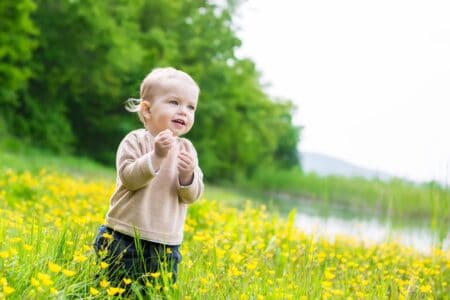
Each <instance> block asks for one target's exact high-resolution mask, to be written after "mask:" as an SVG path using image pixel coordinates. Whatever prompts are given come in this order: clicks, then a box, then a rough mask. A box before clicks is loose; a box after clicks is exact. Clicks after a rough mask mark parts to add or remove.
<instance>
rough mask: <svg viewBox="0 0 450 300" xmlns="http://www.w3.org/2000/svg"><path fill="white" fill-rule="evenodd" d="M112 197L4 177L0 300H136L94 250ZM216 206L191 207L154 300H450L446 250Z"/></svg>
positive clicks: (95, 187) (103, 186) (54, 182)
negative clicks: (358, 237)
mask: <svg viewBox="0 0 450 300" xmlns="http://www.w3.org/2000/svg"><path fill="white" fill-rule="evenodd" d="M113 188H114V183H113V182H106V181H101V180H92V179H89V180H88V179H86V178H79V177H72V176H68V175H63V174H58V173H55V172H47V171H45V170H43V171H40V172H39V173H37V174H31V173H29V172H16V171H14V170H7V171H5V172H2V174H0V299H3V298H6V299H52V298H54V299H66V298H83V299H108V298H114V299H121V298H127V297H130V298H133V297H137V298H141V296H140V295H139V293H137V292H136V294H135V295H133V294H134V291H137V286H138V283H136V282H133V281H131V280H127V279H125V280H124V281H123V282H122V283H121V284H120V285H118V286H114V285H113V284H112V283H110V282H108V281H107V280H106V279H105V277H104V275H103V274H104V272H105V271H104V270H105V269H106V268H107V264H106V263H99V262H97V261H96V257H95V254H94V252H93V250H92V246H91V245H92V242H93V239H94V236H95V234H96V230H97V227H98V226H99V225H101V224H102V222H103V219H104V214H105V212H106V210H107V207H108V201H109V196H110V194H111V193H112V191H113ZM221 200H223V199H202V200H200V201H199V202H198V203H196V204H194V205H192V206H191V207H190V210H189V215H188V218H187V223H186V225H185V242H184V243H183V245H182V247H181V253H182V255H183V260H182V262H181V264H180V266H179V277H178V281H177V283H176V284H175V285H174V286H171V287H167V286H154V285H152V284H150V283H149V284H148V285H147V286H146V287H145V288H146V289H148V293H149V294H150V295H153V296H154V298H165V299H450V296H449V295H450V253H449V252H448V251H447V252H444V251H440V250H438V249H436V250H434V251H433V253H432V254H431V255H430V256H425V255H423V254H419V253H417V252H415V251H413V250H411V249H407V248H403V247H401V246H399V245H396V244H393V243H389V244H381V245H364V244H361V243H360V242H357V241H354V240H350V239H348V238H346V237H339V238H336V240H335V241H333V242H330V241H327V240H324V239H320V238H317V237H314V236H308V235H305V234H304V233H302V232H300V231H298V230H297V229H296V228H295V227H294V226H293V223H294V222H293V220H294V213H291V214H290V217H289V218H288V219H283V218H280V217H278V216H277V215H274V214H271V213H270V212H268V211H267V210H266V209H265V207H264V206H255V205H254V204H251V203H248V204H247V205H246V206H245V209H243V210H237V209H236V208H233V207H229V206H226V205H225V204H223V201H221ZM149 276H152V277H155V278H156V277H161V278H165V277H168V276H170V274H160V273H151V274H149ZM126 290H131V294H130V293H128V295H127V294H126V293H125V291H126Z"/></svg>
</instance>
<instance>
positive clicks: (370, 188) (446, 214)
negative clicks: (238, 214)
mask: <svg viewBox="0 0 450 300" xmlns="http://www.w3.org/2000/svg"><path fill="white" fill-rule="evenodd" d="M242 185H243V186H246V187H247V189H248V190H251V191H253V193H257V194H258V193H259V194H261V187H264V190H265V192H266V193H267V192H268V193H269V195H271V196H273V197H277V194H284V195H285V196H287V198H306V199H312V200H314V201H320V202H323V203H325V204H332V203H333V204H341V205H344V206H347V207H352V208H353V209H355V210H359V211H361V212H368V213H370V214H377V215H380V216H387V217H395V218H404V219H427V220H430V219H433V220H435V221H437V223H439V222H441V223H442V222H444V223H445V224H446V225H448V224H449V223H450V190H449V188H448V187H447V186H442V185H440V184H438V183H437V182H429V183H423V184H414V183H411V182H407V181H404V180H400V179H392V180H390V181H382V180H378V179H373V180H368V179H364V178H358V177H354V178H347V177H340V176H327V177H319V176H317V175H315V174H302V173H301V172H300V170H299V169H292V170H277V169H274V168H270V167H267V168H264V169H263V170H261V171H259V172H257V173H256V175H255V177H254V178H253V179H252V180H251V181H247V182H243V183H242ZM447 227H448V226H447Z"/></svg>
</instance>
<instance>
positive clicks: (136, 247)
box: [94, 67, 203, 282]
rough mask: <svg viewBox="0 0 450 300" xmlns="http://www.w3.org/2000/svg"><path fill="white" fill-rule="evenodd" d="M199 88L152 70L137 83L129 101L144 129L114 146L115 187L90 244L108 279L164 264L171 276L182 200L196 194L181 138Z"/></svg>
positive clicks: (199, 182) (198, 176)
mask: <svg viewBox="0 0 450 300" xmlns="http://www.w3.org/2000/svg"><path fill="white" fill-rule="evenodd" d="M199 92H200V90H199V87H198V85H197V84H196V83H195V81H194V80H193V79H192V78H191V77H190V76H189V75H188V74H186V73H184V72H182V71H179V70H176V69H174V68H170V67H169V68H158V69H155V70H153V71H152V72H151V73H150V74H148V75H147V77H145V79H144V81H143V82H142V84H141V88H140V97H141V98H140V99H139V100H136V99H130V100H128V103H127V109H128V110H129V111H133V112H138V114H139V118H140V119H141V121H142V122H143V124H144V127H145V129H138V130H134V131H132V132H130V133H129V134H128V135H127V136H126V137H125V138H124V139H123V140H122V142H121V143H120V145H119V148H118V150H117V156H116V168H117V180H116V189H115V191H114V193H113V195H112V197H111V199H110V208H109V211H108V213H107V215H106V223H105V225H102V226H100V229H99V231H98V234H97V237H96V239H95V242H94V248H95V250H96V252H97V254H99V255H100V257H102V259H105V260H106V261H107V262H108V263H109V267H108V275H109V276H110V279H112V280H115V281H117V280H121V279H123V278H124V277H128V278H134V279H140V280H142V279H145V278H146V277H148V276H149V275H150V274H151V273H157V272H159V271H161V270H162V268H163V267H164V266H168V268H169V270H168V271H169V272H171V273H172V281H173V282H175V281H176V275H177V271H178V268H177V266H178V263H179V262H180V260H181V255H180V252H179V247H180V244H181V242H182V240H183V225H184V222H185V218H186V210H187V205H188V204H190V203H193V202H194V201H196V200H197V199H198V198H199V197H200V195H201V194H202V192H203V174H202V171H201V170H200V168H199V166H198V161H197V154H196V151H195V149H194V146H193V145H192V143H191V142H190V141H189V140H187V139H185V138H180V136H182V135H183V134H186V133H187V132H189V130H190V129H191V128H192V125H193V124H194V115H195V110H196V108H197V100H198V96H199ZM105 253H106V257H103V256H104V255H105ZM102 255H103V256H102ZM148 278H149V279H151V278H150V277H148Z"/></svg>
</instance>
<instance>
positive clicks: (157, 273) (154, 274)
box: [150, 272, 161, 278]
mask: <svg viewBox="0 0 450 300" xmlns="http://www.w3.org/2000/svg"><path fill="white" fill-rule="evenodd" d="M160 275H161V273H159V272H156V273H150V276H152V277H153V278H158V277H159V276H160Z"/></svg>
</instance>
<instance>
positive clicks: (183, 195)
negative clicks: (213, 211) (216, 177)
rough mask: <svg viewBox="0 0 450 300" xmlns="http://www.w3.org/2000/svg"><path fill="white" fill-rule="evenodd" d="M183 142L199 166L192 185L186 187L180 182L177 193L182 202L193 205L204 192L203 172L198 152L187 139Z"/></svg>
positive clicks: (195, 170)
mask: <svg viewBox="0 0 450 300" xmlns="http://www.w3.org/2000/svg"><path fill="white" fill-rule="evenodd" d="M183 142H184V144H185V147H186V149H188V151H190V152H192V153H194V155H195V158H196V161H197V166H196V167H195V169H194V178H193V179H192V183H191V184H190V185H186V186H184V185H180V182H179V181H178V187H177V192H178V198H179V199H180V202H183V203H186V204H191V203H194V202H195V201H197V200H198V199H199V198H200V196H201V195H202V193H203V190H204V185H203V172H202V170H201V169H200V167H199V165H198V159H197V151H195V148H194V146H193V145H192V143H191V142H189V141H188V140H186V139H183Z"/></svg>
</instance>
